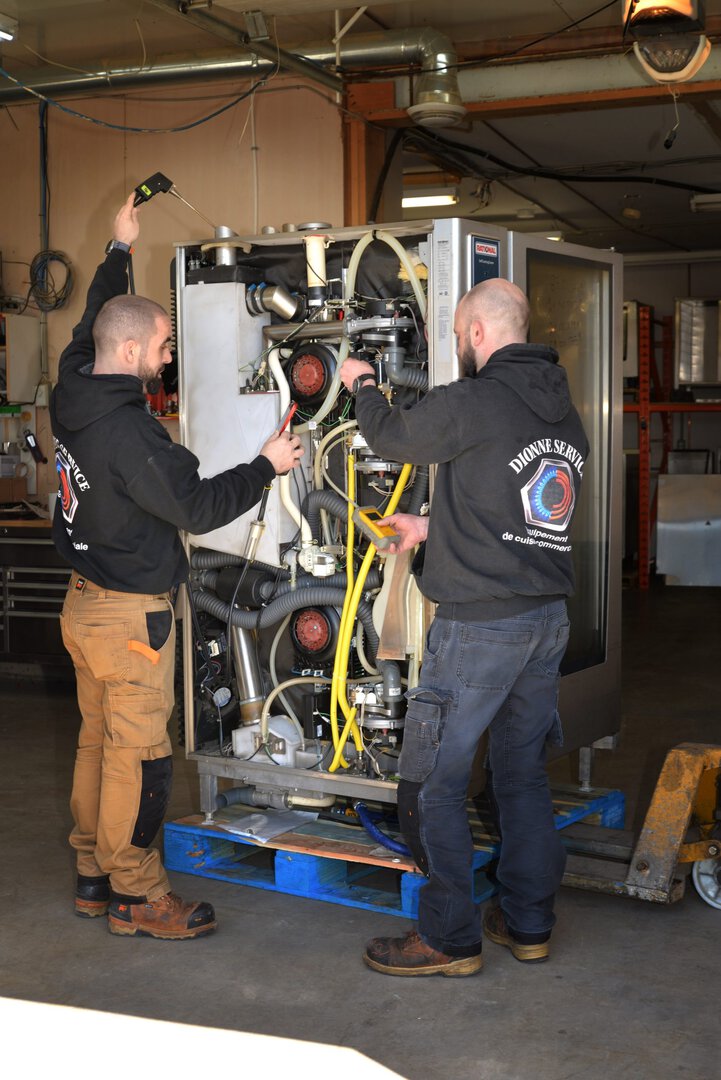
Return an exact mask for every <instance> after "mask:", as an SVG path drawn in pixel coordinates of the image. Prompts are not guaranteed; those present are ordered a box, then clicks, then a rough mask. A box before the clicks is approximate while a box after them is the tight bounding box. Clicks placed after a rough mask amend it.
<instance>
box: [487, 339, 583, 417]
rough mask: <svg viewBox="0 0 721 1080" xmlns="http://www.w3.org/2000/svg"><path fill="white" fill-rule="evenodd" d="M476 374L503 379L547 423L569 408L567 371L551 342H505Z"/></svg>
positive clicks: (566, 413) (563, 414)
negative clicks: (560, 362) (511, 343)
mask: <svg viewBox="0 0 721 1080" xmlns="http://www.w3.org/2000/svg"><path fill="white" fill-rule="evenodd" d="M476 377H477V378H479V379H494V380H495V381H496V382H499V383H503V385H504V386H507V387H508V388H509V389H510V390H513V392H514V393H515V394H518V396H519V398H520V399H521V400H522V401H523V403H524V404H525V405H527V406H528V408H529V409H531V411H532V412H534V413H535V414H536V416H538V417H540V418H541V420H545V421H546V422H547V423H551V424H557V423H558V422H559V421H560V420H563V419H564V418H565V417H566V416H567V415H568V411H569V409H570V408H571V395H570V392H569V389H568V379H567V377H566V372H565V369H564V368H562V367H561V366H560V364H559V363H558V353H557V352H556V350H555V349H554V348H552V347H551V346H550V345H523V344H518V345H506V346H504V348H502V349H498V350H497V351H496V352H494V353H493V355H492V356H491V357H490V358H489V360H488V362H487V363H486V364H485V366H484V367H482V368H481V370H480V371H479V372H478V375H477V376H476Z"/></svg>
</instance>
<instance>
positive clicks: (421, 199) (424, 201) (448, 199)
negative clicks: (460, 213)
mask: <svg viewBox="0 0 721 1080" xmlns="http://www.w3.org/2000/svg"><path fill="white" fill-rule="evenodd" d="M457 202H458V192H457V191H424V192H422V193H420V192H419V193H418V194H417V195H404V196H403V198H402V200H401V206H402V207H403V209H404V210H409V209H412V208H413V207H421V206H455V204H456V203H457Z"/></svg>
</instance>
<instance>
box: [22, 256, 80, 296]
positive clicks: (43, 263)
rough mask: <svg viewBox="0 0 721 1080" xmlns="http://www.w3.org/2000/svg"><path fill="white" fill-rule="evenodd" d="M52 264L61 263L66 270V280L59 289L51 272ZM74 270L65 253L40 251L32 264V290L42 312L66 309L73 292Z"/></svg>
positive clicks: (29, 294) (30, 292)
mask: <svg viewBox="0 0 721 1080" xmlns="http://www.w3.org/2000/svg"><path fill="white" fill-rule="evenodd" d="M51 263H60V264H61V265H62V266H63V267H64V269H65V280H64V281H63V283H62V285H61V286H60V287H59V288H58V287H56V285H55V279H54V277H53V274H52V272H51V270H50V264H51ZM73 284H74V279H73V268H72V264H71V262H70V259H69V258H68V257H67V255H66V254H65V253H64V252H63V251H52V250H48V251H39V252H38V254H37V255H36V256H35V258H34V259H33V261H32V262H31V263H30V290H29V293H28V300H29V299H30V297H31V296H32V298H33V300H34V301H35V304H36V305H37V307H39V308H40V310H41V311H57V309H58V308H61V307H64V306H65V304H67V302H68V300H69V299H70V296H71V294H72V291H73Z"/></svg>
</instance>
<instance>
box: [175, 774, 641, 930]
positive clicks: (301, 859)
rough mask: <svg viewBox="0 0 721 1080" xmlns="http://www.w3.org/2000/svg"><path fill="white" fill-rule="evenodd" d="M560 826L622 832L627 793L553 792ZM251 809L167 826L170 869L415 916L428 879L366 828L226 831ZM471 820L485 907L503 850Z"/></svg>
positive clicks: (478, 893) (319, 824) (477, 884)
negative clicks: (261, 836) (255, 837)
mask: <svg viewBox="0 0 721 1080" xmlns="http://www.w3.org/2000/svg"><path fill="white" fill-rule="evenodd" d="M553 794H554V816H555V820H556V828H557V829H563V828H565V827H566V826H567V825H571V824H572V823H573V822H576V821H589V820H590V821H592V822H593V821H595V822H596V823H597V824H600V825H603V826H606V827H608V828H622V827H623V819H624V797H623V794H622V793H621V792H620V791H607V790H605V791H595V792H593V793H590V794H589V795H587V796H584V795H579V794H578V792H573V791H572V789H570V788H569V789H554V793H553ZM248 812H249V811H247V810H243V809H242V808H240V807H229V808H227V809H224V810H223V811H222V812H219V813H218V814H217V815H216V820H215V821H214V822H213V823H212V824H210V825H209V824H206V823H205V822H204V821H203V819H202V818H201V817H200V816H193V817H188V818H183V819H182V820H179V821H173V822H168V824H166V826H165V829H164V839H165V865H166V867H167V868H168V869H169V870H177V871H178V872H180V873H183V874H195V875H198V876H199V877H209V878H215V879H216V880H219V881H229V882H233V883H234V884H237V885H250V886H252V887H253V888H256V889H267V890H269V891H271V892H284V893H290V894H292V895H294V896H302V897H305V898H307V899H311V900H325V901H328V902H330V903H333V904H343V905H345V906H346V907H358V908H365V909H366V910H370V911H380V912H383V913H385V914H387V915H400V916H402V917H403V918H410V919H413V918H416V916H417V914H418V894H419V892H420V890H421V888H422V887H423V885H424V884H425V881H426V879H425V877H424V876H423V875H422V874H420V873H418V871H417V870H416V869H415V867H414V864H413V861H412V859H411V858H410V857H408V856H403V855H396V854H394V853H393V852H391V851H388V850H386V849H385V848H381V847H379V846H378V845H377V844H376V842H375V841H374V840H373V839H372V838H371V837H370V836H368V835H367V834H366V833H365V832H364V831H363V830H362V829H359V828H357V827H354V826H351V825H344V824H342V823H341V822H328V821H315V822H311V823H309V824H307V825H303V826H302V827H301V828H300V829H297V830H295V831H294V832H289V833H284V834H283V835H282V836H279V837H276V838H275V840H273V841H270V842H269V843H268V844H258V843H257V842H254V841H252V840H248V839H246V838H244V837H241V836H238V835H237V834H235V833H231V832H228V831H227V830H225V829H223V827H222V823H223V821H226V822H231V823H232V821H233V820H236V821H237V819H238V818H242V816H243V815H244V814H247V813H248ZM469 818H470V822H471V828H472V831H473V834H474V844H475V851H474V855H473V880H474V896H475V899H476V900H477V901H478V902H479V903H480V902H481V901H483V900H486V899H488V898H489V897H491V896H493V894H494V892H495V891H496V890H495V885H494V884H493V882H492V881H490V880H489V878H488V876H487V875H486V873H485V871H484V867H486V866H487V865H488V864H489V863H490V862H492V861H493V860H494V859H495V858H496V856H497V854H498V849H499V844H498V841H497V840H495V839H494V838H493V837H491V836H489V835H488V834H487V833H486V832H485V830H484V826H483V824H482V823H481V821H480V819H479V818H478V815H477V813H476V811H475V808H474V807H473V804H469Z"/></svg>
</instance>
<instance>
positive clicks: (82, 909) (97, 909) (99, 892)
mask: <svg viewBox="0 0 721 1080" xmlns="http://www.w3.org/2000/svg"><path fill="white" fill-rule="evenodd" d="M109 907H110V883H109V879H108V878H107V877H105V876H104V875H103V876H102V877H84V876H83V875H82V874H78V879H77V883H76V885H75V914H76V915H79V916H80V918H81V919H95V918H97V917H98V915H107V913H108V908H109Z"/></svg>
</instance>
